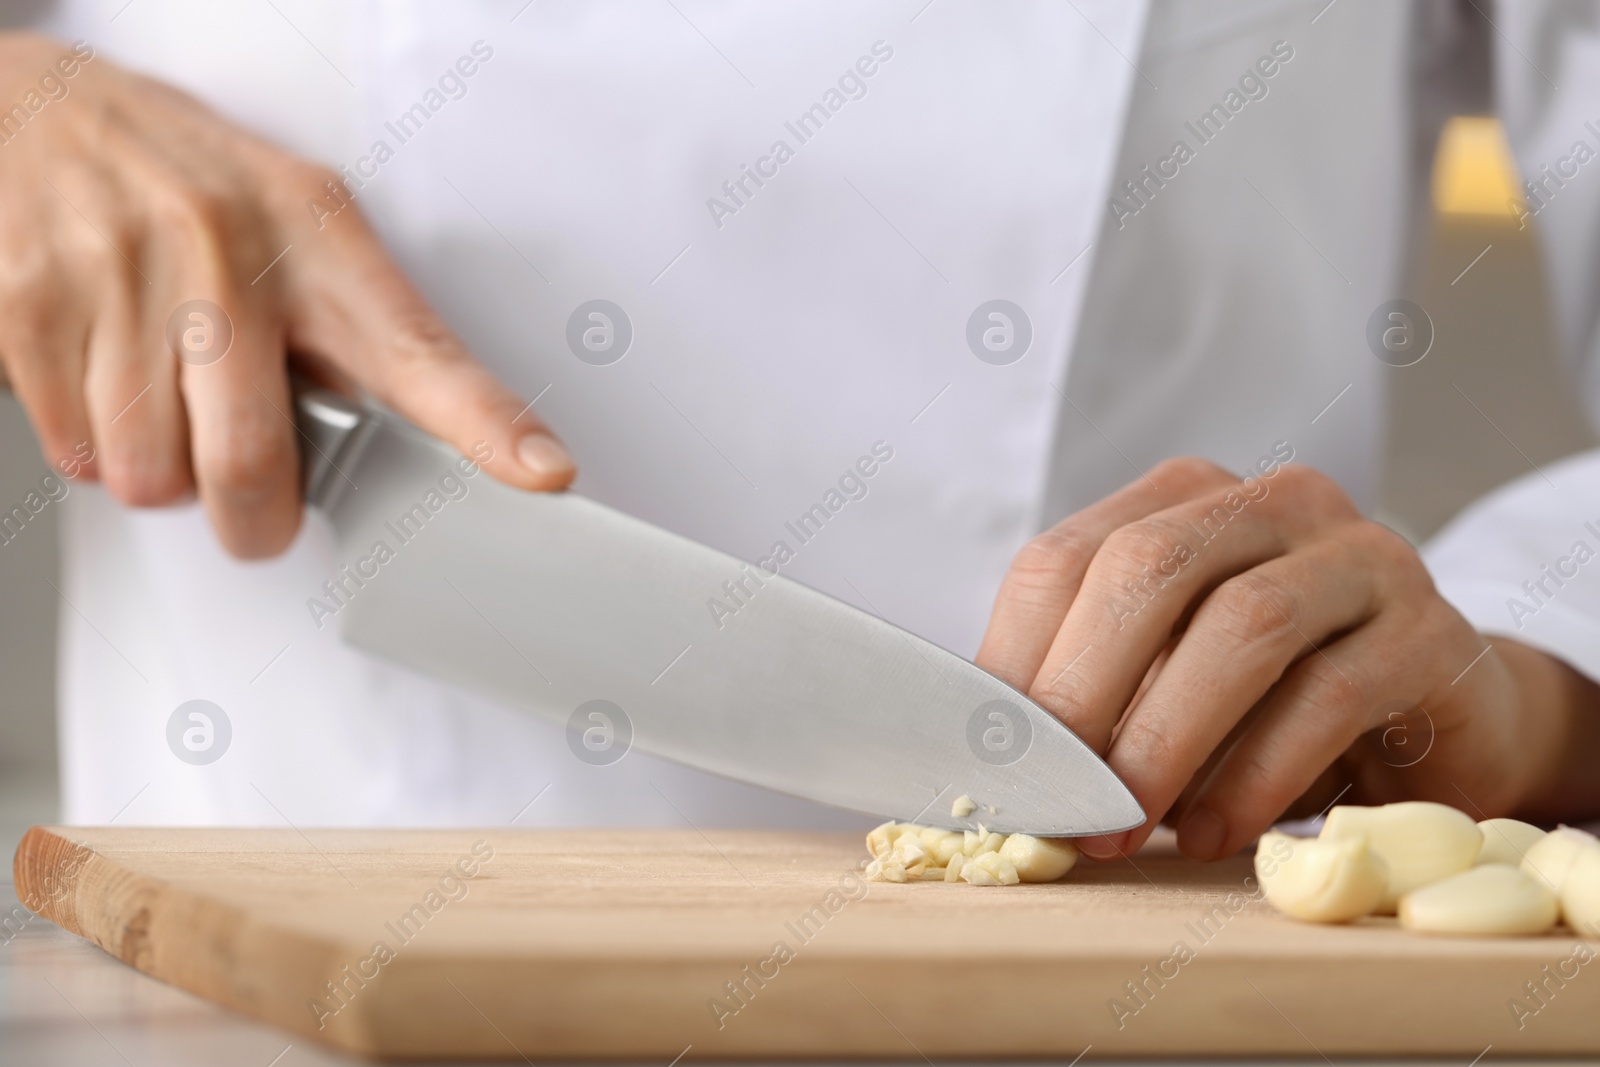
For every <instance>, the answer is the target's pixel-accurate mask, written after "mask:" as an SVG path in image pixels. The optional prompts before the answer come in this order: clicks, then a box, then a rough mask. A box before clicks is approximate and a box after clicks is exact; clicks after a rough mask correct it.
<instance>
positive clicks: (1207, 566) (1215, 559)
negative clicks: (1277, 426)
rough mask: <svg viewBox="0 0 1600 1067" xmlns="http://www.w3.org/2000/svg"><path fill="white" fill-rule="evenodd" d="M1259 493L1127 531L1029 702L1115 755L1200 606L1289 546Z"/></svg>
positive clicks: (1078, 601) (1218, 500)
mask: <svg viewBox="0 0 1600 1067" xmlns="http://www.w3.org/2000/svg"><path fill="white" fill-rule="evenodd" d="M1279 477H1283V474H1282V472H1280V474H1279ZM1256 486H1257V488H1256V489H1255V490H1253V491H1254V492H1257V493H1258V494H1260V495H1258V500H1257V502H1256V503H1254V504H1251V503H1250V502H1249V501H1248V499H1247V498H1246V497H1244V496H1242V495H1241V493H1240V492H1239V491H1238V490H1236V489H1235V488H1233V487H1228V488H1226V489H1223V490H1220V491H1212V492H1210V493H1207V494H1205V495H1203V496H1199V497H1196V498H1194V499H1191V500H1187V501H1185V502H1183V503H1180V504H1178V505H1176V506H1174V507H1171V508H1167V509H1166V510H1164V511H1160V512H1157V513H1155V514H1154V515H1151V516H1149V517H1147V518H1144V519H1140V520H1138V521H1137V522H1132V523H1129V524H1128V525H1126V526H1122V527H1120V528H1118V529H1117V530H1115V531H1114V532H1113V533H1111V534H1110V535H1109V536H1108V537H1107V538H1106V539H1105V542H1104V543H1103V544H1102V545H1101V547H1100V551H1099V552H1097V553H1096V554H1095V557H1094V559H1093V560H1092V561H1091V562H1090V564H1089V567H1088V570H1087V571H1086V572H1085V573H1084V577H1083V582H1082V585H1081V587H1080V588H1079V590H1078V593H1077V596H1076V597H1075V598H1074V599H1073V602H1072V606H1071V608H1070V609H1069V610H1068V611H1067V615H1066V618H1065V619H1064V620H1063V621H1062V623H1061V627H1060V629H1059V630H1058V631H1057V633H1056V635H1055V638H1054V640H1053V641H1052V643H1051V646H1050V650H1049V652H1048V653H1047V654H1046V655H1045V659H1044V663H1043V664H1042V665H1041V667H1040V670H1039V674H1038V676H1037V677H1036V678H1035V679H1034V681H1033V684H1032V685H1031V686H1029V688H1028V695H1029V696H1030V697H1032V698H1033V699H1034V700H1035V701H1037V702H1038V703H1039V704H1041V705H1043V706H1044V707H1045V708H1047V709H1048V710H1049V711H1050V712H1051V713H1052V714H1054V715H1055V716H1056V717H1057V718H1058V719H1060V720H1061V721H1062V722H1064V723H1065V724H1066V725H1067V726H1068V727H1070V728H1071V729H1072V730H1073V732H1075V733H1076V734H1077V735H1078V736H1079V737H1081V738H1082V739H1083V740H1084V743H1085V744H1087V745H1089V746H1090V747H1091V748H1093V749H1094V750H1095V751H1097V752H1102V753H1104V752H1106V751H1107V749H1108V747H1109V745H1110V742H1111V733H1112V730H1113V729H1114V728H1115V727H1116V725H1117V723H1118V721H1119V720H1120V719H1121V718H1122V715H1123V713H1124V712H1125V711H1126V710H1127V707H1128V704H1129V702H1130V701H1131V700H1132V697H1133V694H1134V691H1135V690H1136V689H1137V687H1138V685H1139V682H1140V680H1141V679H1142V678H1143V677H1144V675H1145V672H1146V671H1147V670H1148V669H1149V666H1150V664H1151V663H1152V662H1153V661H1154V659H1155V657H1156V655H1157V654H1158V653H1159V652H1160V651H1161V649H1162V647H1163V646H1164V645H1165V644H1166V643H1167V641H1168V640H1170V639H1171V637H1172V635H1173V634H1174V633H1175V632H1177V630H1178V629H1179V628H1180V623H1181V622H1182V620H1183V619H1185V618H1186V617H1187V616H1188V614H1189V613H1190V612H1191V611H1192V609H1193V607H1194V605H1196V604H1198V602H1199V601H1200V599H1201V598H1202V597H1203V596H1204V595H1205V594H1206V593H1207V592H1209V591H1210V590H1211V589H1212V588H1213V587H1214V586H1216V585H1218V584H1220V583H1221V582H1222V581H1224V580H1225V579H1227V578H1228V577H1231V576H1232V575H1235V574H1237V573H1239V572H1240V571H1243V570H1247V569H1249V568H1250V567H1254V566H1256V565H1258V564H1260V563H1263V562H1265V561H1266V560H1268V559H1270V558H1272V557H1274V556H1277V555H1280V554H1282V553H1283V552H1284V551H1286V550H1287V549H1288V548H1289V546H1290V536H1291V531H1290V530H1289V529H1288V528H1287V527H1286V525H1285V523H1284V522H1283V521H1282V519H1281V517H1280V516H1279V515H1277V514H1276V513H1268V512H1266V511H1265V510H1264V508H1263V504H1264V502H1265V501H1266V500H1267V499H1270V496H1269V495H1266V491H1265V483H1262V482H1257V483H1256ZM1252 507H1253V508H1254V510H1251V508H1252Z"/></svg>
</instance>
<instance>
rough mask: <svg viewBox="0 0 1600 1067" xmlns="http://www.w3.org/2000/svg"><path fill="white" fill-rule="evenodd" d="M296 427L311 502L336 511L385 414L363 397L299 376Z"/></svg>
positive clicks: (302, 480)
mask: <svg viewBox="0 0 1600 1067" xmlns="http://www.w3.org/2000/svg"><path fill="white" fill-rule="evenodd" d="M292 385H293V390H294V421H295V428H296V429H298V430H299V431H300V439H301V448H300V485H301V487H302V491H303V492H304V494H305V500H306V503H307V504H309V505H311V506H313V507H320V508H322V509H323V510H325V511H326V510H332V509H333V507H334V506H335V505H337V504H338V502H339V499H340V498H341V497H342V496H343V495H344V494H345V493H346V492H348V491H350V490H352V489H354V488H355V483H354V482H353V481H352V480H351V477H352V475H353V473H354V469H355V466H356V461H357V460H358V459H360V457H361V451H362V449H363V448H365V447H366V444H367V441H368V439H369V438H370V437H371V436H372V431H373V430H374V429H375V428H376V427H377V423H378V420H379V419H380V418H382V416H381V415H379V414H378V412H376V411H374V410H373V409H371V408H369V407H366V406H365V405H363V404H361V403H360V402H359V401H355V400H351V399H350V398H349V397H346V396H343V395H341V394H339V393H336V392H334V391H333V390H331V389H324V388H322V387H321V386H316V385H311V384H309V383H308V382H305V381H302V380H299V379H296V380H294V382H293V383H292Z"/></svg>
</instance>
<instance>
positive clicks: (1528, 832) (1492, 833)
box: [1473, 819, 1544, 867]
mask: <svg viewBox="0 0 1600 1067" xmlns="http://www.w3.org/2000/svg"><path fill="white" fill-rule="evenodd" d="M1478 829H1479V830H1480V831H1481V832H1482V833H1483V848H1482V849H1480V850H1479V852H1478V858H1477V859H1476V860H1474V861H1473V862H1474V863H1475V864H1476V865H1478V866H1482V865H1483V864H1485V863H1509V864H1510V865H1511V866H1513V867H1520V866H1521V865H1522V857H1523V856H1526V855H1527V854H1528V849H1530V848H1532V847H1533V845H1534V842H1536V841H1538V840H1539V839H1540V838H1541V837H1543V836H1544V831H1543V830H1541V829H1539V828H1538V827H1537V826H1534V825H1532V824H1530V823H1525V822H1522V821H1521V820H1519V819H1485V820H1483V821H1482V822H1480V823H1479V824H1478Z"/></svg>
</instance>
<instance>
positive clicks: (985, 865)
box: [961, 852, 1022, 885]
mask: <svg viewBox="0 0 1600 1067" xmlns="http://www.w3.org/2000/svg"><path fill="white" fill-rule="evenodd" d="M961 877H962V879H963V880H965V881H966V882H968V883H970V884H971V885H1016V884H1017V883H1018V882H1020V881H1021V880H1022V879H1021V878H1020V877H1019V876H1018V874H1017V869H1016V867H1014V866H1012V864H1011V861H1010V860H1008V859H1006V858H1005V857H1004V856H1002V855H1000V853H998V852H985V853H984V854H983V855H981V856H978V857H976V858H975V859H973V860H970V861H969V862H968V863H967V864H966V866H964V867H962V868H961Z"/></svg>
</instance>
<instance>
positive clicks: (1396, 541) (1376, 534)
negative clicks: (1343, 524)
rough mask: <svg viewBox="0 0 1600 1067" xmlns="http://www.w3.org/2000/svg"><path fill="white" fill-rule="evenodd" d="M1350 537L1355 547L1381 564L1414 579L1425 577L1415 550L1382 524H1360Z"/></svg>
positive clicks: (1422, 566)
mask: <svg viewBox="0 0 1600 1067" xmlns="http://www.w3.org/2000/svg"><path fill="white" fill-rule="evenodd" d="M1351 536H1352V538H1353V540H1354V541H1355V543H1356V545H1357V546H1359V547H1360V548H1361V549H1363V550H1365V551H1366V552H1367V553H1369V554H1370V555H1372V556H1373V557H1375V558H1376V559H1377V560H1379V561H1380V562H1381V563H1384V564H1387V565H1388V566H1390V567H1392V568H1395V569H1397V570H1400V571H1402V572H1404V573H1407V574H1410V575H1413V576H1416V577H1427V573H1428V572H1427V568H1426V567H1425V566H1424V565H1423V562H1422V556H1421V555H1420V554H1419V553H1418V552H1417V550H1416V548H1415V547H1414V546H1413V545H1412V544H1411V542H1410V541H1407V540H1406V539H1405V538H1404V537H1402V536H1401V535H1400V534H1398V533H1395V532H1394V531H1393V530H1391V529H1389V527H1387V526H1385V525H1383V524H1382V523H1378V522H1361V523H1359V524H1357V525H1356V528H1355V529H1354V530H1353V531H1352V532H1351ZM1430 581H1431V579H1430Z"/></svg>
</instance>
